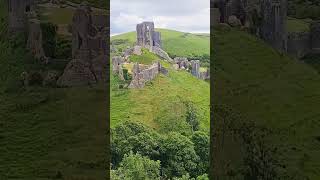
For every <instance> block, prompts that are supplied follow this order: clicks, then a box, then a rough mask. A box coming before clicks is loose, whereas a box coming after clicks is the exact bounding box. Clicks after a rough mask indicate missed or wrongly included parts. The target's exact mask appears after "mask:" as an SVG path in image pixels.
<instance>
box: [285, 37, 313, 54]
mask: <svg viewBox="0 0 320 180" xmlns="http://www.w3.org/2000/svg"><path fill="white" fill-rule="evenodd" d="M310 50H311V36H310V33H308V32H302V33H290V34H289V35H288V50H287V52H288V53H289V54H290V55H293V56H295V57H297V58H301V57H303V56H305V55H306V54H308V53H310Z"/></svg>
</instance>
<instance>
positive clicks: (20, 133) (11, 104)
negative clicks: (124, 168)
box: [0, 0, 107, 179]
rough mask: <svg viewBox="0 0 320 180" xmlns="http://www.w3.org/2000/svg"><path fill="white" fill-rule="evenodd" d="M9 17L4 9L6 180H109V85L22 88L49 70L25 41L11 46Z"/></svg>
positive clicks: (1, 163)
mask: <svg viewBox="0 0 320 180" xmlns="http://www.w3.org/2000/svg"><path fill="white" fill-rule="evenodd" d="M3 3H4V1H3V0H1V1H0V4H3ZM6 16H7V12H6V10H5V9H4V6H0V19H2V21H0V80H1V83H0V101H1V103H0V151H1V153H0V179H62V178H64V179H103V178H104V177H105V176H106V173H105V169H106V151H105V147H106V142H107V136H106V130H107V127H106V121H105V120H106V109H105V108H106V91H105V85H99V86H94V87H83V88H69V89H64V88H60V89H58V88H50V87H40V86H30V87H28V88H24V87H22V86H21V82H20V74H21V73H22V72H23V71H29V70H38V71H39V70H46V69H42V68H43V66H41V65H39V63H38V62H37V61H36V60H35V59H33V58H32V57H31V55H30V54H29V53H28V51H27V50H26V49H25V48H24V45H23V44H24V40H23V38H22V37H23V36H19V39H17V40H9V38H8V35H7V21H6ZM70 53H71V52H70Z"/></svg>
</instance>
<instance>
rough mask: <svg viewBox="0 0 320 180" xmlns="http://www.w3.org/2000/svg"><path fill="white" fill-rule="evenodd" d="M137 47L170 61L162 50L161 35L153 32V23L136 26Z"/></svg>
mask: <svg viewBox="0 0 320 180" xmlns="http://www.w3.org/2000/svg"><path fill="white" fill-rule="evenodd" d="M136 30H137V43H136V44H137V46H140V47H143V48H147V49H149V51H150V52H152V53H154V54H157V55H158V56H160V57H162V58H163V59H166V60H168V61H172V59H171V58H170V56H169V55H168V53H167V52H165V51H164V50H163V49H162V42H161V33H160V32H157V31H155V30H154V23H153V22H142V23H140V24H137V28H136Z"/></svg>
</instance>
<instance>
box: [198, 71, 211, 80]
mask: <svg viewBox="0 0 320 180" xmlns="http://www.w3.org/2000/svg"><path fill="white" fill-rule="evenodd" d="M199 78H200V79H203V80H207V79H210V70H209V69H207V71H204V72H200V77H199Z"/></svg>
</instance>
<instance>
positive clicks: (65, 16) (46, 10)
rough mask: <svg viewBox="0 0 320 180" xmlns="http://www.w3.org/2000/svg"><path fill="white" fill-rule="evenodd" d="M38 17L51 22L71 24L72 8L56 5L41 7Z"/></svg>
mask: <svg viewBox="0 0 320 180" xmlns="http://www.w3.org/2000/svg"><path fill="white" fill-rule="evenodd" d="M39 12H40V19H41V20H43V21H49V22H51V23H53V24H71V23H72V17H73V13H74V9H71V8H58V7H41V8H40V9H39Z"/></svg>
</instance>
